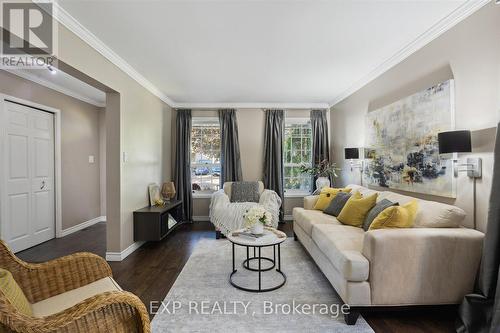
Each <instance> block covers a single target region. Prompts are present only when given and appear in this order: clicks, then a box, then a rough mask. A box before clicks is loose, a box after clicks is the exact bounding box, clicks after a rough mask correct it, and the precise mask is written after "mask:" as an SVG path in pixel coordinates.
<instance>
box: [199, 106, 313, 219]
mask: <svg viewBox="0 0 500 333" xmlns="http://www.w3.org/2000/svg"><path fill="white" fill-rule="evenodd" d="M192 115H193V117H203V116H205V117H217V112H216V111H214V110H193V112H192ZM286 116H287V117H295V118H297V117H300V118H302V117H305V118H308V117H309V110H288V111H287V112H286ZM264 117H265V114H264V111H263V110H262V109H238V110H237V111H236V119H237V121H238V134H239V142H240V156H241V169H242V170H241V171H242V173H243V180H246V181H256V180H262V177H263V170H262V169H263V166H264ZM302 204H303V199H302V198H285V215H291V214H292V209H293V207H296V206H302ZM209 205H210V199H206V198H195V199H194V202H193V216H195V217H207V216H208V215H209Z"/></svg>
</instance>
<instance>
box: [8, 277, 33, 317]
mask: <svg viewBox="0 0 500 333" xmlns="http://www.w3.org/2000/svg"><path fill="white" fill-rule="evenodd" d="M0 291H1V292H2V293H3V295H4V296H5V298H7V300H8V301H9V302H10V304H11V305H12V306H13V307H14V308H16V310H17V311H19V312H21V313H22V314H25V315H27V316H32V315H33V311H32V310H31V305H30V302H28V299H27V298H26V295H25V294H24V292H23V291H22V289H21V287H19V285H18V284H17V282H16V280H14V277H13V276H12V273H11V272H9V271H8V270H6V269H2V268H0Z"/></svg>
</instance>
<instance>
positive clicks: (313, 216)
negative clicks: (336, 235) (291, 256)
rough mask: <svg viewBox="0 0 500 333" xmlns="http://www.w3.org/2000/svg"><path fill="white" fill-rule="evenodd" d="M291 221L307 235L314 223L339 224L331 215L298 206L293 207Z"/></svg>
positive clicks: (309, 233) (309, 234)
mask: <svg viewBox="0 0 500 333" xmlns="http://www.w3.org/2000/svg"><path fill="white" fill-rule="evenodd" d="M293 223H297V224H298V225H299V226H300V227H301V228H302V230H304V231H305V232H306V233H307V235H308V236H309V237H311V233H312V227H313V225H316V224H340V222H339V221H338V220H337V219H336V218H335V217H333V216H330V215H327V214H325V213H323V212H321V211H319V210H309V209H304V208H300V207H295V208H294V209H293Z"/></svg>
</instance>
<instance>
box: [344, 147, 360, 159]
mask: <svg viewBox="0 0 500 333" xmlns="http://www.w3.org/2000/svg"><path fill="white" fill-rule="evenodd" d="M344 156H345V159H346V160H357V159H359V148H344Z"/></svg>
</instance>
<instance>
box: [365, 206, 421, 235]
mask: <svg viewBox="0 0 500 333" xmlns="http://www.w3.org/2000/svg"><path fill="white" fill-rule="evenodd" d="M417 210H418V201H417V200H412V201H410V202H408V203H407V204H404V205H402V206H394V207H388V208H387V209H385V210H384V211H383V212H382V213H380V214H379V215H378V216H377V217H376V218H375V220H373V223H372V224H371V225H370V230H374V229H391V228H411V227H413V224H414V223H415V217H416V216H417Z"/></svg>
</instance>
